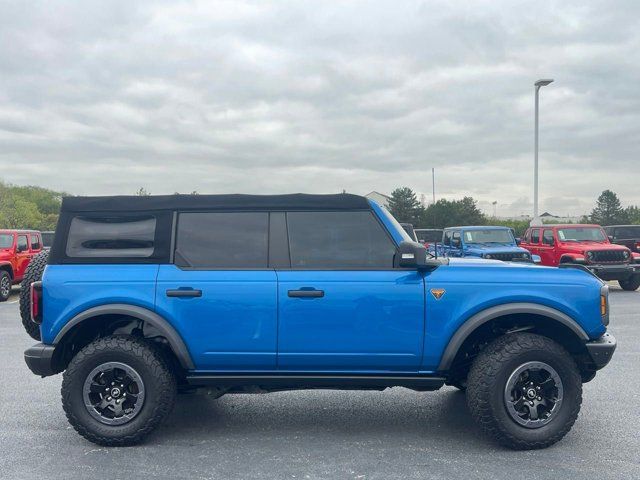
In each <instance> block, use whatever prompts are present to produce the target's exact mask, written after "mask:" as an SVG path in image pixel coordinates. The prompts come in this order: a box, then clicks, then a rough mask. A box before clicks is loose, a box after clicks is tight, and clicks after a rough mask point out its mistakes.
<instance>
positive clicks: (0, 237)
mask: <svg viewBox="0 0 640 480" xmlns="http://www.w3.org/2000/svg"><path fill="white" fill-rule="evenodd" d="M41 251H42V236H41V235H40V232H36V231H34V230H0V302H4V301H6V300H7V299H8V298H9V295H10V294H11V285H13V284H15V283H20V281H21V280H22V277H23V276H24V271H25V270H26V269H27V266H28V265H29V262H30V261H31V259H32V258H33V257H34V256H36V255H37V254H38V253H40V252H41Z"/></svg>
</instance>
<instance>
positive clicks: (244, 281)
mask: <svg viewBox="0 0 640 480" xmlns="http://www.w3.org/2000/svg"><path fill="white" fill-rule="evenodd" d="M268 229H269V213H268V212H228V211H227V212H184V213H179V214H178V215H177V228H176V237H175V249H174V252H175V253H174V260H173V263H172V264H170V265H161V266H160V269H159V272H158V282H157V290H156V308H157V310H158V312H159V313H160V314H161V315H163V316H165V318H168V319H171V322H172V323H174V325H176V327H177V329H178V330H179V331H180V332H181V334H182V335H183V338H184V339H185V342H186V344H187V345H188V346H189V350H190V353H191V355H192V358H193V359H194V363H195V364H196V368H197V369H198V370H216V371H224V370H247V371H256V370H274V369H275V368H276V341H277V337H276V332H277V316H276V315H277V309H276V302H277V295H276V289H277V284H276V274H275V272H274V270H273V269H270V268H269V267H268V245H269V236H268Z"/></svg>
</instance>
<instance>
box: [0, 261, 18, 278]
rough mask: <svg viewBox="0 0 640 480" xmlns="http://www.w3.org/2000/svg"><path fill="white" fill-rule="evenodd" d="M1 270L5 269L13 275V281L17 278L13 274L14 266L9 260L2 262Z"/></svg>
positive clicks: (0, 264)
mask: <svg viewBox="0 0 640 480" xmlns="http://www.w3.org/2000/svg"><path fill="white" fill-rule="evenodd" d="M0 270H5V271H6V272H7V273H8V274H9V276H10V277H11V281H13V280H14V279H15V276H14V275H13V266H12V265H11V263H9V262H4V263H0Z"/></svg>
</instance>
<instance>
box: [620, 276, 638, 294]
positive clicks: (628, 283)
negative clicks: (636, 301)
mask: <svg viewBox="0 0 640 480" xmlns="http://www.w3.org/2000/svg"><path fill="white" fill-rule="evenodd" d="M618 283H619V284H620V288H621V289H623V290H626V291H628V292H633V291H635V290H637V289H638V287H640V275H634V276H633V277H629V278H627V279H626V280H618Z"/></svg>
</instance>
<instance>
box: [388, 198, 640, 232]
mask: <svg viewBox="0 0 640 480" xmlns="http://www.w3.org/2000/svg"><path fill="white" fill-rule="evenodd" d="M389 210H390V211H391V213H392V214H393V216H394V217H396V218H397V219H398V221H400V222H406V223H411V224H413V225H414V226H415V227H416V228H446V227H453V226H457V225H488V224H491V225H503V226H506V227H511V228H513V229H514V230H515V231H516V234H517V235H522V234H523V233H524V231H525V230H526V229H527V227H528V226H529V221H528V220H502V219H497V218H493V217H488V216H487V215H485V214H484V213H482V211H480V209H478V206H477V202H476V200H474V199H473V198H472V197H464V198H462V199H461V200H446V199H440V200H438V201H437V202H436V203H433V204H431V205H429V206H426V207H425V206H424V205H422V204H421V203H420V201H419V200H418V197H417V195H416V194H415V192H414V191H413V190H411V189H410V188H408V187H402V188H396V189H395V190H394V191H393V192H392V193H391V200H390V201H389ZM582 222H584V223H597V224H599V225H620V224H639V225H640V207H638V206H629V207H627V208H622V205H621V202H620V199H619V198H618V196H617V195H616V194H615V193H614V192H612V191H611V190H605V191H604V192H602V194H600V196H599V197H598V199H597V201H596V206H595V208H594V209H593V211H592V212H591V215H589V216H585V217H583V219H582Z"/></svg>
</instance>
